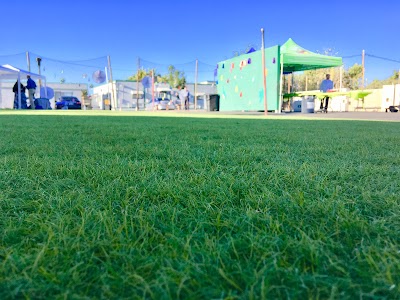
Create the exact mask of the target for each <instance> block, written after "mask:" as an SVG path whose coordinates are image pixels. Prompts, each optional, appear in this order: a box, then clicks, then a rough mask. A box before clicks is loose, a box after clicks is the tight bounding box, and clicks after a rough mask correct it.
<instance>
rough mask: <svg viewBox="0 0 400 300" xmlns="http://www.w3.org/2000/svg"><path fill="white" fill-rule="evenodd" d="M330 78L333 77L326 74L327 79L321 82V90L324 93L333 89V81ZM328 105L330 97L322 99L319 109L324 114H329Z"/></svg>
mask: <svg viewBox="0 0 400 300" xmlns="http://www.w3.org/2000/svg"><path fill="white" fill-rule="evenodd" d="M330 78H331V75H330V74H326V79H325V80H323V81H322V82H321V85H320V87H319V89H320V90H321V91H322V92H324V93H326V92H328V91H330V90H332V89H333V81H332V80H331V79H330ZM324 100H325V106H324ZM328 104H329V96H325V97H324V98H322V99H321V105H320V107H319V108H320V109H321V110H322V111H323V112H325V113H328Z"/></svg>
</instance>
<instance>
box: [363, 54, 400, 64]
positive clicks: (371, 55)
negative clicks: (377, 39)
mask: <svg viewBox="0 0 400 300" xmlns="http://www.w3.org/2000/svg"><path fill="white" fill-rule="evenodd" d="M365 55H366V56H369V57H373V58H378V59H382V60H386V61H390V62H395V63H399V64H400V60H396V59H391V58H386V57H382V56H377V55H373V54H365Z"/></svg>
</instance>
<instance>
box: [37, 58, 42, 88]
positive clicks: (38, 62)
mask: <svg viewBox="0 0 400 300" xmlns="http://www.w3.org/2000/svg"><path fill="white" fill-rule="evenodd" d="M36 61H37V64H38V68H39V76H40V75H41V74H40V65H41V63H42V59H41V58H40V57H36ZM41 87H42V79H41V78H39V92H40V88H41Z"/></svg>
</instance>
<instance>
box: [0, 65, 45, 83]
mask: <svg viewBox="0 0 400 300" xmlns="http://www.w3.org/2000/svg"><path fill="white" fill-rule="evenodd" d="M18 74H20V75H21V74H23V75H26V76H27V75H29V76H31V78H32V79H43V80H46V76H43V75H39V74H36V73H31V72H29V71H25V70H22V69H18V68H16V67H13V66H11V65H2V66H0V79H18Z"/></svg>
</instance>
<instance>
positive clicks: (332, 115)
mask: <svg viewBox="0 0 400 300" xmlns="http://www.w3.org/2000/svg"><path fill="white" fill-rule="evenodd" d="M171 112H172V111H171ZM167 113H169V112H167ZM174 113H182V114H207V115H209V116H212V115H215V116H216V117H217V116H229V115H231V116H235V115H236V116H249V117H250V116H257V117H262V116H263V115H264V112H255V111H253V112H238V111H232V112H229V111H213V112H205V111H204V110H197V111H194V110H190V111H174ZM267 117H269V118H274V119H276V118H282V119H326V120H329V119H335V120H337V119H343V120H367V121H389V122H400V112H398V113H385V112H329V113H327V114H323V113H309V114H303V113H297V112H292V113H281V114H276V113H268V116H267Z"/></svg>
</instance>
